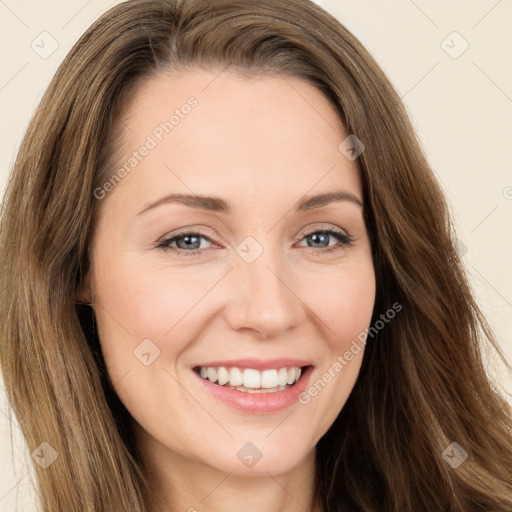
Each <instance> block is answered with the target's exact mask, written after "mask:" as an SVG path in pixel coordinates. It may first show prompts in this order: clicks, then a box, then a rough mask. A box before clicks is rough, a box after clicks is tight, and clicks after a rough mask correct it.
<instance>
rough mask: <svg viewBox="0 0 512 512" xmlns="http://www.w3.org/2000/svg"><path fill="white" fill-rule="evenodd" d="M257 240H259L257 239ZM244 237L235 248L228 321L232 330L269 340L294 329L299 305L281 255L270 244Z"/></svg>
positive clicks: (276, 248) (266, 240) (277, 249)
mask: <svg viewBox="0 0 512 512" xmlns="http://www.w3.org/2000/svg"><path fill="white" fill-rule="evenodd" d="M260 239H262V238H261V237H260ZM270 240H271V236H266V237H265V242H264V243H260V242H258V241H257V240H256V239H255V238H253V237H247V238H246V239H245V240H243V241H242V242H241V243H240V244H239V245H238V247H237V248H236V252H237V256H236V259H235V268H234V271H233V273H232V274H233V275H232V276H231V279H232V280H233V282H234V285H233V288H234V289H235V293H234V294H233V295H232V304H231V305H230V311H231V314H230V318H229V321H230V323H231V325H232V327H233V328H234V329H253V330H256V331H259V332H260V333H261V334H262V335H263V336H264V337H272V336H276V335H278V334H279V333H280V332H284V331H286V330H287V329H289V328H290V327H292V326H294V325H296V323H297V322H298V319H299V310H300V301H299V299H298V298H297V296H296V295H295V294H294V293H293V283H291V282H290V281H291V277H290V273H289V272H288V271H287V266H286V262H285V259H284V254H282V252H281V250H280V248H279V247H277V246H276V247H273V246H271V243H270Z"/></svg>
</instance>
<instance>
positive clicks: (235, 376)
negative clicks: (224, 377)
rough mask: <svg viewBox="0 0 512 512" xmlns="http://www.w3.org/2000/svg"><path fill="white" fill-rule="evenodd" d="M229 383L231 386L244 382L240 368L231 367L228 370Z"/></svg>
mask: <svg viewBox="0 0 512 512" xmlns="http://www.w3.org/2000/svg"><path fill="white" fill-rule="evenodd" d="M229 383H230V384H231V385H232V386H241V385H242V384H243V383H244V377H243V375H242V372H241V371H240V368H236V367H233V368H231V369H230V370H229Z"/></svg>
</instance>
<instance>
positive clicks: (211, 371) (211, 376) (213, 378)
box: [206, 367, 217, 382]
mask: <svg viewBox="0 0 512 512" xmlns="http://www.w3.org/2000/svg"><path fill="white" fill-rule="evenodd" d="M206 372H207V375H208V380H209V381H210V382H217V370H216V369H215V368H212V367H209V368H208V369H207V370H206Z"/></svg>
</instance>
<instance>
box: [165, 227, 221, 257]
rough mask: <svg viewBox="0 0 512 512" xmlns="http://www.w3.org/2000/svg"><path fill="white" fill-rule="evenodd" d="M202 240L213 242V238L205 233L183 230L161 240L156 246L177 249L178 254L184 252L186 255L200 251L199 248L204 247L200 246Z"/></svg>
mask: <svg viewBox="0 0 512 512" xmlns="http://www.w3.org/2000/svg"><path fill="white" fill-rule="evenodd" d="M202 240H206V241H208V242H210V243H215V242H214V241H213V239H212V238H210V237H209V236H207V235H202V234H201V233H196V232H193V231H183V232H182V233H178V234H176V235H173V236H171V237H170V238H166V239H163V240H161V241H160V242H159V243H158V245H157V246H156V248H157V249H163V250H173V251H178V254H182V253H185V254H187V256H193V255H194V254H199V253H201V252H202V250H201V249H204V247H201V241H202ZM174 243H176V246H175V247H173V246H172V244H174Z"/></svg>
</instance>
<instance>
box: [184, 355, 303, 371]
mask: <svg viewBox="0 0 512 512" xmlns="http://www.w3.org/2000/svg"><path fill="white" fill-rule="evenodd" d="M311 364H312V363H311V361H307V360H305V359H291V358H288V357H281V358H278V359H255V358H250V357H249V358H244V359H230V360H229V361H208V362H205V363H200V364H196V365H194V368H198V367H200V366H206V367H218V366H224V367H225V368H231V367H233V366H236V367H237V368H253V369H254V370H272V369H274V368H276V369H277V368H284V367H288V368H289V367H290V366H296V367H298V368H301V367H303V366H309V365H311Z"/></svg>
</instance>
